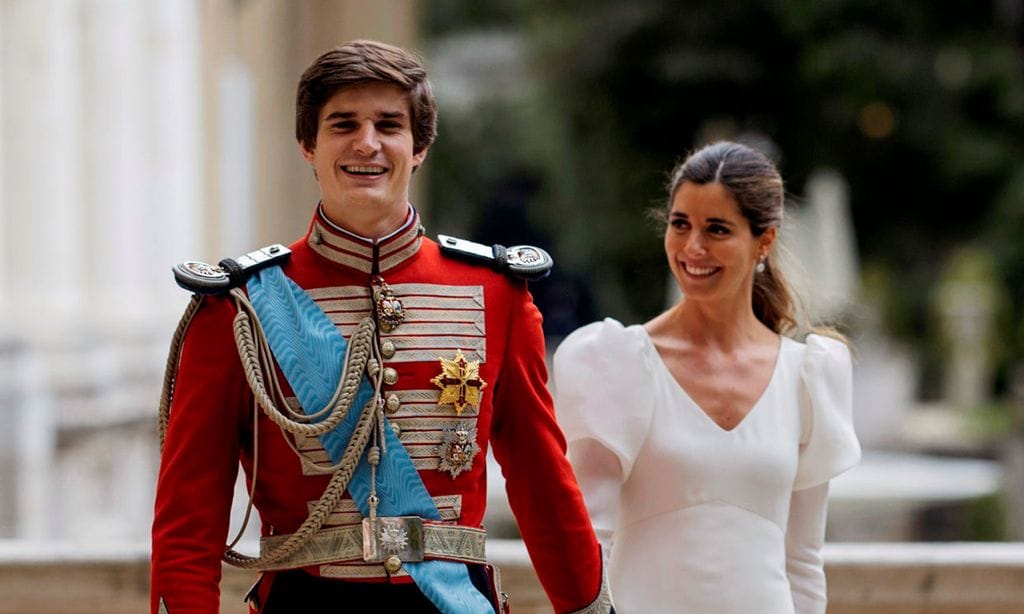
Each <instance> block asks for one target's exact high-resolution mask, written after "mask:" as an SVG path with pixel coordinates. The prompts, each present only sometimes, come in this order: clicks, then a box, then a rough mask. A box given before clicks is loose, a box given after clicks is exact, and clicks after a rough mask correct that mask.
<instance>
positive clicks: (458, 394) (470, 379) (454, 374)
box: [430, 350, 487, 416]
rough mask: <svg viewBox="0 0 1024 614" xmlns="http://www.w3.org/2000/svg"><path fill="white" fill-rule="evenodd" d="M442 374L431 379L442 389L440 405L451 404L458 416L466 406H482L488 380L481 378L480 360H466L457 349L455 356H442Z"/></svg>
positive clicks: (438, 402)
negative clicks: (481, 399) (481, 400)
mask: <svg viewBox="0 0 1024 614" xmlns="http://www.w3.org/2000/svg"><path fill="white" fill-rule="evenodd" d="M440 360H441V374H440V375H437V376H435V377H434V379H432V380H430V383H432V384H434V385H435V386H437V387H438V388H440V389H441V398H439V399H438V400H437V404H438V405H451V406H453V407H454V408H455V414H456V415H457V416H461V415H462V411H463V410H464V409H466V407H467V406H468V407H471V408H473V409H479V408H480V395H481V393H482V391H483V389H484V388H485V387H486V386H487V382H485V381H484V380H482V379H480V361H479V360H466V357H465V356H463V355H462V350H455V358H453V359H451V360H448V359H446V358H441V359H440Z"/></svg>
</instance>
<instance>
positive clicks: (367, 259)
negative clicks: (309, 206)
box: [306, 206, 423, 275]
mask: <svg viewBox="0 0 1024 614" xmlns="http://www.w3.org/2000/svg"><path fill="white" fill-rule="evenodd" d="M422 240H423V226H421V225H420V216H419V213H417V212H416V209H415V207H412V206H410V207H409V215H408V216H407V217H406V219H405V223H403V224H402V226H401V227H400V228H398V230H395V231H394V232H392V233H391V234H389V235H387V236H385V237H381V238H380V239H369V238H367V237H362V236H359V235H357V234H355V233H354V232H349V231H348V230H345V229H344V228H342V227H340V226H338V225H336V224H334V223H332V222H331V221H330V220H328V219H327V217H326V216H325V215H324V212H323V207H322V206H320V207H317V210H316V216H315V217H314V218H313V225H312V227H311V228H310V229H309V234H308V235H307V236H306V242H307V243H308V244H309V247H310V248H311V249H312V250H313V251H315V252H316V253H318V254H320V255H321V256H323V257H324V258H327V259H328V260H331V261H333V262H337V263H338V264H341V265H344V266H347V267H349V268H352V269H355V270H357V271H361V272H363V273H366V274H368V275H381V274H384V273H387V272H388V271H389V270H391V269H393V268H395V267H397V266H398V265H400V264H402V263H403V262H405V261H406V260H408V259H409V258H411V257H412V256H414V255H415V254H416V252H418V251H419V249H420V243H421V242H422ZM375 263H376V265H377V267H376V269H374V264H375Z"/></svg>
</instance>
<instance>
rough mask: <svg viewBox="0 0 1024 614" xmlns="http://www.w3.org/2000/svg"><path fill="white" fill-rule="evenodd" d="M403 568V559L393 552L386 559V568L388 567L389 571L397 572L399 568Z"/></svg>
mask: <svg viewBox="0 0 1024 614" xmlns="http://www.w3.org/2000/svg"><path fill="white" fill-rule="evenodd" d="M401 568H402V559H400V558H398V557H397V556H395V555H393V554H392V555H391V556H389V557H388V558H386V559H384V569H386V570H387V571H388V573H397V572H398V570H399V569H401Z"/></svg>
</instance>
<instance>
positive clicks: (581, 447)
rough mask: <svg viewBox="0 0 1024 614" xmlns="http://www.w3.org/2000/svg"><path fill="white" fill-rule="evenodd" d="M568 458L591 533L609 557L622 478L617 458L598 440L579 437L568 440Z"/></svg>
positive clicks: (607, 557)
mask: <svg viewBox="0 0 1024 614" xmlns="http://www.w3.org/2000/svg"><path fill="white" fill-rule="evenodd" d="M569 461H570V462H571V463H572V466H573V470H574V471H575V472H576V481H577V482H578V483H579V485H580V490H581V491H583V499H584V500H585V501H586V504H587V510H588V511H589V512H590V521H591V523H592V524H593V525H594V533H595V534H596V535H597V541H599V542H600V543H601V552H602V554H603V555H604V560H605V561H606V562H607V561H609V560H611V558H610V555H611V549H612V540H613V539H614V536H615V523H616V521H617V519H618V513H619V490H620V488H621V487H622V479H623V476H622V467H621V465H620V464H619V459H618V457H617V456H616V455H615V453H614V452H612V451H611V450H609V449H608V448H606V447H604V446H603V445H601V444H600V443H599V442H597V441H594V440H593V439H580V440H576V441H574V442H571V443H570V444H569Z"/></svg>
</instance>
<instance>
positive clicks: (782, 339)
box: [640, 326, 786, 435]
mask: <svg viewBox="0 0 1024 614" xmlns="http://www.w3.org/2000/svg"><path fill="white" fill-rule="evenodd" d="M640 330H641V331H643V335H644V339H645V340H646V342H647V347H648V348H649V349H650V350H651V351H652V352H654V357H655V359H656V360H657V363H658V365H660V367H661V370H662V373H663V374H664V375H665V376H666V377H668V379H669V381H670V382H672V384H674V386H675V389H676V390H678V391H679V393H680V394H682V395H683V397H684V398H685V399H686V400H687V401H689V403H690V405H692V406H693V409H694V410H695V411H696V412H697V413H698V414H700V415H701V416H703V417H704V420H706V421H707V422H708V423H709V424H711V426H712V427H714V428H715V429H716V430H717V431H718V432H720V433H725V434H727V435H728V434H730V433H735V432H736V431H738V430H739V429H740V427H742V426H743V425H744V424H746V423H747V422H748V421H749V419H750V416H751V415H752V414H754V412H755V411H756V410H757V408H758V407H760V406H761V402H762V401H764V399H765V397H767V396H768V392H769V391H770V390H771V389H772V387H773V385H774V384H775V380H776V379H777V378H778V374H779V370H780V367H779V365H780V364H781V363H782V352H783V351H784V350H783V345H784V344H785V343H786V337H785V336H783V335H779V346H778V349H777V350H776V352H775V364H774V365H772V374H771V376H770V377H769V378H768V383H767V384H765V386H764V388H763V389H762V390H761V394H759V395H758V397H757V399H756V400H755V401H754V403H753V405H751V406H750V408H749V409H748V410H747V411H746V413H745V414H743V417H742V418H741V419H740V421H739V422H737V423H736V426H734V427H732V428H731V429H727V428H725V427H723V426H722V425H721V424H719V423H718V422H716V421H715V420H714V418H712V417H711V416H710V415H709V414H708V412H707V411H706V410H705V409H704V408H703V407H701V406H700V403H698V402H697V401H696V400H695V399H694V398H693V396H692V395H690V393H689V392H687V391H686V388H684V387H683V385H682V384H680V383H679V380H677V379H676V377H675V376H674V375H672V371H671V370H669V368H668V365H667V364H666V363H665V359H664V358H662V356H661V352H659V351H658V346H656V345H654V339H651V335H650V333H648V332H647V329H646V328H644V327H643V326H640Z"/></svg>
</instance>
